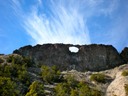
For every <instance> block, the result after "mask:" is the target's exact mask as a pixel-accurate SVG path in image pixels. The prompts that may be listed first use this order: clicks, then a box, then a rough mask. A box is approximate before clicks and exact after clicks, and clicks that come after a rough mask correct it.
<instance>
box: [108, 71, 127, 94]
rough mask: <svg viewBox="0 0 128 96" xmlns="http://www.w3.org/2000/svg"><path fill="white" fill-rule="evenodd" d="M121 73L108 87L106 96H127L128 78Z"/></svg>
mask: <svg viewBox="0 0 128 96" xmlns="http://www.w3.org/2000/svg"><path fill="white" fill-rule="evenodd" d="M121 73H122V72H118V73H117V75H116V78H115V80H113V81H112V82H111V84H110V85H109V86H108V88H107V91H106V96H127V94H126V92H125V89H124V88H125V87H124V86H125V85H126V84H128V76H122V75H121Z"/></svg>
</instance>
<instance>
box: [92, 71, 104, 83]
mask: <svg viewBox="0 0 128 96" xmlns="http://www.w3.org/2000/svg"><path fill="white" fill-rule="evenodd" d="M105 77H106V76H105V75H104V74H101V73H97V74H92V75H91V77H90V80H92V81H96V82H99V83H105Z"/></svg>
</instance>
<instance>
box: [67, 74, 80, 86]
mask: <svg viewBox="0 0 128 96" xmlns="http://www.w3.org/2000/svg"><path fill="white" fill-rule="evenodd" d="M65 79H66V82H67V83H68V85H69V86H71V87H72V88H75V87H76V86H77V84H78V81H76V80H75V77H74V76H73V75H71V74H68V75H67V76H66V77H65Z"/></svg>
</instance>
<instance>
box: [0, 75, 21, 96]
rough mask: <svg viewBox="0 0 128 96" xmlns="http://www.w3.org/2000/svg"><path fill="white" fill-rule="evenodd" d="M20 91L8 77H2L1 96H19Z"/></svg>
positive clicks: (0, 84) (0, 83) (0, 82)
mask: <svg viewBox="0 0 128 96" xmlns="http://www.w3.org/2000/svg"><path fill="white" fill-rule="evenodd" d="M18 94H19V91H18V90H17V88H16V83H15V82H13V81H11V79H10V78H8V77H1V76H0V95H1V96H17V95H18Z"/></svg>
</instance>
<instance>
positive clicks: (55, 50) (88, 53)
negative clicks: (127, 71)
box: [13, 44, 124, 71]
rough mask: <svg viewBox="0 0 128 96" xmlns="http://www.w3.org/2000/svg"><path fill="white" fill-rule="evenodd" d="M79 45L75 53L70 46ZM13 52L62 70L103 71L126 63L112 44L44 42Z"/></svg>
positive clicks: (39, 63) (37, 62)
mask: <svg viewBox="0 0 128 96" xmlns="http://www.w3.org/2000/svg"><path fill="white" fill-rule="evenodd" d="M72 46H73V47H77V48H78V49H79V51H78V52H77V53H73V52H70V51H69V47H72ZM13 53H16V54H20V55H22V56H26V57H30V58H31V59H32V60H34V62H35V63H36V64H38V65H42V64H45V65H48V66H52V65H57V66H58V67H59V68H60V69H61V70H69V69H75V70H78V71H86V70H89V71H101V70H106V69H110V68H114V67H116V66H119V65H121V64H123V63H124V61H123V60H122V59H121V56H120V55H119V53H118V52H117V50H116V49H115V48H114V47H113V46H111V45H97V44H92V45H71V44H44V45H36V46H33V47H32V46H30V45H28V46H25V47H21V48H20V49H18V50H15V51H14V52H13Z"/></svg>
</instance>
